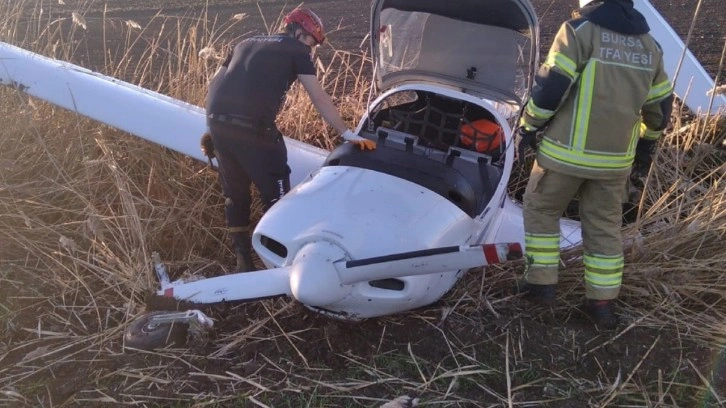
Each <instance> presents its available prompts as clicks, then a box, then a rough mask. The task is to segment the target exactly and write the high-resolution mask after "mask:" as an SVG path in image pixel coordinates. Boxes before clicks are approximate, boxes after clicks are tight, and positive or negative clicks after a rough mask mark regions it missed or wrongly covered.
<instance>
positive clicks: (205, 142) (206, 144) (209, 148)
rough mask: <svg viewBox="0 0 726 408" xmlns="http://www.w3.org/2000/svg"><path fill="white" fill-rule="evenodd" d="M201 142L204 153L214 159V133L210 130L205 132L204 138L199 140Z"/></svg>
mask: <svg viewBox="0 0 726 408" xmlns="http://www.w3.org/2000/svg"><path fill="white" fill-rule="evenodd" d="M199 144H200V145H201V148H202V153H204V155H205V156H207V157H208V158H209V160H212V159H213V158H214V157H215V155H214V143H212V135H210V134H209V132H204V134H203V135H202V139H201V140H200V141H199Z"/></svg>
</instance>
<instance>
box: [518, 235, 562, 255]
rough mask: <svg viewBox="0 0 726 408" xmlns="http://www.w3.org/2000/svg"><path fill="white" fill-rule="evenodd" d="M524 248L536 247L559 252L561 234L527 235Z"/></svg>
mask: <svg viewBox="0 0 726 408" xmlns="http://www.w3.org/2000/svg"><path fill="white" fill-rule="evenodd" d="M524 246H525V247H534V248H549V249H556V250H558V251H559V249H560V236H559V234H553V235H534V234H525V235H524Z"/></svg>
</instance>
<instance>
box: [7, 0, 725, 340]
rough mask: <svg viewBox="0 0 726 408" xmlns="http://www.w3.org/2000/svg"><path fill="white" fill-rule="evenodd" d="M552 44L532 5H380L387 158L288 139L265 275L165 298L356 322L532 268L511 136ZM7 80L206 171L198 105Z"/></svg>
mask: <svg viewBox="0 0 726 408" xmlns="http://www.w3.org/2000/svg"><path fill="white" fill-rule="evenodd" d="M636 3H637V4H638V7H639V9H640V10H641V11H644V14H645V15H646V17H647V18H648V20H649V22H650V24H651V27H653V28H654V32H655V33H656V35H657V36H659V38H658V40H659V42H660V43H661V44H662V45H664V47H665V48H666V55H670V54H675V53H676V50H678V52H679V53H680V51H681V50H683V48H684V47H683V43H682V42H680V40H679V39H678V37H677V35H675V33H673V31H672V30H670V28H669V27H668V25H667V24H666V23H665V21H664V20H663V19H662V18H661V17H660V15H659V14H658V13H657V12H656V11H655V9H654V8H653V7H652V6H650V4H649V3H647V1H646V0H641V1H636ZM656 28H657V29H658V30H662V32H664V33H665V34H660V33H661V31H657V30H656ZM669 30H670V31H669ZM538 37H539V26H538V22H537V17H536V14H535V12H534V9H533V7H532V5H531V4H530V3H529V1H528V0H488V1H476V2H473V1H467V0H450V1H447V2H437V1H421V0H374V1H373V2H372V14H371V46H372V53H373V56H374V61H375V64H376V69H375V72H376V84H377V88H378V89H379V90H381V91H382V94H381V95H380V96H378V97H377V98H376V99H375V100H374V101H373V102H372V103H371V104H370V106H369V107H368V110H367V112H366V114H365V115H364V117H363V118H361V120H360V122H359V123H358V126H357V128H356V133H357V134H359V135H360V136H363V137H365V138H369V139H373V140H376V141H377V142H378V148H377V149H376V150H375V151H360V150H358V149H355V148H353V147H352V146H351V145H350V144H344V145H342V146H340V147H338V148H337V149H335V150H334V151H332V152H328V151H325V150H321V149H318V148H315V147H311V146H308V145H306V144H304V143H301V142H299V141H296V140H292V139H286V143H287V146H288V152H289V165H290V167H291V169H292V174H291V182H292V184H293V185H294V186H295V187H294V188H293V189H292V191H290V193H288V194H287V195H286V196H285V197H284V198H283V199H281V200H280V201H279V202H277V203H276V204H275V205H274V206H273V207H272V208H271V209H270V210H269V211H268V212H267V213H266V214H264V216H263V217H262V219H261V220H260V221H259V223H258V224H257V226H256V228H255V231H254V233H253V237H252V241H253V247H254V250H255V252H256V253H257V254H258V255H259V257H260V259H261V260H262V262H263V263H264V265H265V267H266V268H267V269H265V270H261V271H254V272H247V273H237V274H231V275H225V276H220V277H215V278H208V279H201V280H193V281H182V280H177V281H171V280H170V278H169V276H168V274H167V273H166V270H165V268H164V265H163V264H162V263H161V261H160V260H159V259H158V256H156V257H155V258H154V260H155V269H156V272H157V275H158V277H159V280H160V283H161V288H160V289H159V290H158V294H159V295H161V296H166V297H170V298H174V299H177V300H180V301H188V302H193V303H199V304H209V303H218V302H224V301H249V300H255V299H260V298H267V297H273V296H291V297H293V298H295V299H296V300H298V301H300V302H301V303H302V304H304V305H305V306H307V307H308V308H310V309H311V310H314V311H316V312H319V313H321V314H324V315H327V316H332V317H335V318H340V319H352V320H357V319H364V318H369V317H375V316H381V315H386V314H391V313H396V312H402V311H406V310H411V309H414V308H418V307H421V306H425V305H428V304H431V303H433V302H435V301H437V300H439V299H440V298H441V297H442V296H443V295H444V294H445V293H446V292H448V291H449V290H450V289H451V288H452V287H453V285H454V284H455V283H456V282H457V281H458V280H459V279H460V278H461V277H462V276H463V275H464V273H465V272H466V271H467V270H469V269H471V268H474V267H479V266H485V265H488V264H493V263H498V262H503V261H506V260H508V259H512V258H516V257H518V256H520V255H521V252H522V250H521V243H522V242H523V241H524V232H523V223H522V213H521V208H520V206H519V205H518V204H516V203H515V202H514V201H512V200H511V199H510V198H509V197H508V196H507V183H508V181H509V177H510V174H511V171H512V166H513V162H514V153H513V148H512V145H513V143H512V125H513V124H514V123H516V120H517V119H518V115H519V111H520V108H521V107H522V106H523V103H524V102H526V100H527V97H528V91H529V88H530V86H531V84H532V81H533V77H534V74H535V72H536V69H537V64H538V61H539V44H538ZM679 47H680V48H679ZM686 55H687V56H690V57H687V58H686V59H685V63H684V64H685V65H684V68H682V69H681V71H680V75H679V77H678V80H677V81H676V89H677V90H679V89H682V88H679V86H681V85H683V84H684V83H685V84H687V85H686V87H687V88H688V89H690V91H689V94H688V96H689V98H686V99H685V100H686V103H687V104H688V105H689V107H691V109H693V110H694V111H702V112H703V111H706V109H707V110H708V111H711V109H709V108H706V107H711V108H713V111H714V112H715V111H716V110H718V109H720V108H721V107H724V106H726V98H723V97H720V96H712V97H711V98H710V99H709V98H706V96H705V91H706V90H708V89H711V88H713V81H712V80H711V78H710V77H708V75H706V73H705V71H703V68H701V66H700V65H699V64H698V62H697V61H696V60H695V59H694V58H693V57H692V55H690V53H687V54H686ZM689 58H690V59H689ZM669 64H670V63H669ZM688 64H691V65H692V66H693V67H694V68H693V69H690V68H689V69H686V68H685V67H686V66H691V65H688ZM668 69H669V73H671V75H673V73H674V72H675V67H674V66H672V65H669V67H668ZM699 69H700V71H699ZM709 81H710V82H709ZM0 82H1V83H2V84H4V85H8V86H12V87H14V88H16V89H19V90H21V91H23V92H26V93H28V94H30V95H32V96H35V97H38V98H40V99H43V100H46V101H49V102H51V103H53V104H56V105H58V106H61V107H64V108H66V109H69V110H72V111H75V112H77V113H79V114H81V115H84V116H87V117H89V118H92V119H95V120H98V121H100V122H103V123H106V124H108V125H110V126H113V127H116V128H118V129H121V130H124V131H127V132H129V133H131V134H134V135H137V136H139V137H141V138H144V139H147V140H150V141H152V142H154V143H158V144H161V145H163V146H166V147H169V148H171V149H174V150H177V151H179V152H181V153H184V154H187V155H189V156H192V157H195V158H197V159H200V160H205V158H204V157H203V156H202V155H201V152H200V149H199V137H200V136H201V134H202V133H204V132H205V130H206V123H205V115H204V111H203V110H202V109H201V108H199V107H197V106H193V105H190V104H187V103H184V102H180V101H178V100H175V99H172V98H169V97H167V96H164V95H160V94H158V93H155V92H151V91H149V90H146V89H143V88H140V87H137V86H134V85H131V84H128V83H124V82H121V81H118V80H116V79H113V78H109V77H106V76H104V75H101V74H98V73H94V72H91V71H89V70H86V69H84V68H81V67H78V66H75V65H72V64H69V63H66V62H61V61H57V60H52V59H48V58H45V57H42V56H40V55H37V54H34V53H31V52H29V51H26V50H23V49H20V48H17V47H14V46H11V45H8V44H3V43H0ZM700 92H703V94H699V95H695V94H696V93H700ZM684 95H685V94H684ZM696 96H697V97H696ZM130 117H131V118H134V120H133V121H129V120H128V119H127V118H130ZM472 128H475V129H480V130H483V129H484V128H488V130H486V132H487V133H490V136H491V139H481V140H484V141H487V143H485V144H486V145H481V146H478V145H477V143H478V142H477V140H474V141H473V142H472V140H471V132H472ZM467 135H468V136H469V139H468V140H467V137H466V136H467ZM480 142H481V141H480ZM489 142H490V143H489ZM482 143H483V142H482ZM467 144H468V145H467ZM472 147H473V148H472ZM561 231H562V236H561V246H562V247H563V248H564V247H570V246H573V245H577V244H578V243H579V242H580V241H581V231H580V225H579V223H577V222H575V221H572V220H566V219H563V220H561ZM179 322H186V323H189V324H190V325H196V326H201V327H211V326H212V320H211V319H209V318H208V317H207V316H206V315H205V314H204V313H203V312H201V311H199V310H191V311H188V312H181V313H168V312H154V313H151V314H147V315H144V316H142V317H140V318H139V319H137V320H136V321H134V322H133V323H132V324H131V325H129V327H128V328H127V330H126V335H125V341H126V346H130V347H136V348H154V347H157V346H160V345H162V344H164V343H165V342H166V341H167V339H168V335H169V333H170V331H172V330H173V327H176V328H178V327H179V325H178V324H176V325H173V324H172V323H179ZM181 334H183V333H181Z"/></svg>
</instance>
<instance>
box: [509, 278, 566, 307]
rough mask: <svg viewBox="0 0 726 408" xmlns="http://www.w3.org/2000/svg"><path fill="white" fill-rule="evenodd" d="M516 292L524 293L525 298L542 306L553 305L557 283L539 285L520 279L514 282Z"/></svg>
mask: <svg viewBox="0 0 726 408" xmlns="http://www.w3.org/2000/svg"><path fill="white" fill-rule="evenodd" d="M513 292H514V294H515V295H516V294H524V299H526V300H528V301H530V302H532V303H535V304H538V305H542V306H553V305H554V304H555V297H556V292H557V285H537V284H534V283H529V282H527V281H526V280H525V279H520V280H518V281H517V282H516V283H515V284H514V291H513Z"/></svg>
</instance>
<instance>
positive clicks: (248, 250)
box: [231, 232, 255, 272]
mask: <svg viewBox="0 0 726 408" xmlns="http://www.w3.org/2000/svg"><path fill="white" fill-rule="evenodd" d="M231 236H232V245H233V247H234V254H235V255H236V256H237V268H236V272H249V271H254V270H255V264H254V263H253V262H252V243H251V242H250V237H249V235H248V234H247V233H246V232H233V233H232V234H231Z"/></svg>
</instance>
